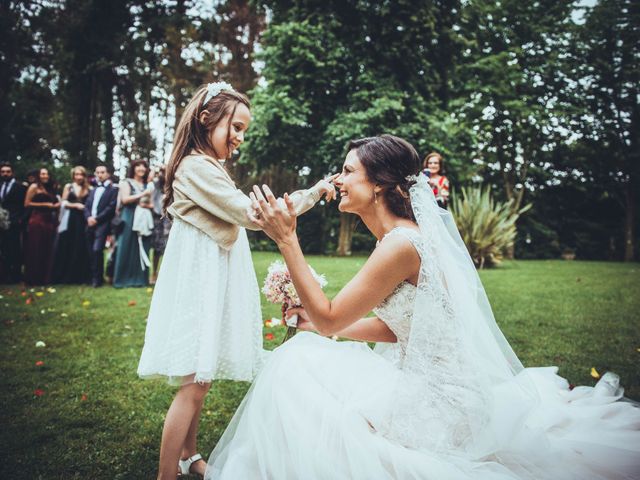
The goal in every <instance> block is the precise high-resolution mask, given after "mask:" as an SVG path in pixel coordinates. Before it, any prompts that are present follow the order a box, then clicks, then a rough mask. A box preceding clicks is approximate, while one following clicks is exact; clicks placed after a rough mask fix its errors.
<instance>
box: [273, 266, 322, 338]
mask: <svg viewBox="0 0 640 480" xmlns="http://www.w3.org/2000/svg"><path fill="white" fill-rule="evenodd" d="M309 270H311V274H312V275H313V278H315V280H316V281H317V282H318V284H319V285H320V288H324V287H325V286H326V285H327V280H326V279H325V278H324V275H318V274H317V273H316V271H315V270H314V269H313V268H311V266H309ZM262 293H264V296H265V297H267V300H268V301H269V302H271V303H281V304H282V321H283V323H284V324H286V325H287V327H288V328H287V333H286V335H285V337H284V340H283V342H285V341H287V340H288V339H289V338H291V337H292V336H293V335H295V333H296V327H297V324H298V316H297V315H292V316H291V317H289V318H288V319H287V318H286V317H285V313H286V312H287V310H288V309H289V308H292V307H301V306H302V302H301V301H300V297H299V296H298V292H296V288H295V287H294V286H293V281H292V280H291V274H290V273H289V269H288V268H287V266H286V265H285V264H284V263H282V262H281V261H280V260H276V261H275V262H273V263H272V264H271V265H269V269H268V273H267V277H266V278H265V279H264V286H263V287H262Z"/></svg>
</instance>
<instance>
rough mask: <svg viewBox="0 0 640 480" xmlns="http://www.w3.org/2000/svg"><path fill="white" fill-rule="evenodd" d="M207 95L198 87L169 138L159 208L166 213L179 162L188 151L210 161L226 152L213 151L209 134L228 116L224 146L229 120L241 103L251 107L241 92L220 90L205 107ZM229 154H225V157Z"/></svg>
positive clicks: (205, 88)
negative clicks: (202, 120) (170, 142)
mask: <svg viewBox="0 0 640 480" xmlns="http://www.w3.org/2000/svg"><path fill="white" fill-rule="evenodd" d="M206 95H207V86H206V85H203V86H201V87H200V88H199V89H198V91H197V92H196V94H195V95H194V96H193V98H192V99H191V100H190V101H189V103H188V104H187V106H186V107H185V109H184V112H183V113H182V117H181V118H180V122H179V123H178V127H177V128H176V133H175V136H174V138H173V149H172V150H171V157H170V159H169V163H168V165H167V171H166V180H165V184H164V201H163V203H162V209H163V211H164V213H165V214H166V211H167V208H169V205H171V204H172V203H173V179H174V178H175V175H176V171H177V170H178V167H179V166H180V162H182V159H183V158H184V157H186V156H187V155H189V154H190V153H191V151H192V150H196V151H197V152H201V153H204V154H205V155H209V156H211V157H214V158H221V156H220V155H221V154H223V153H226V152H216V151H215V149H214V148H213V145H211V141H210V140H209V137H210V132H211V131H212V130H213V129H214V128H216V126H217V125H218V123H220V121H222V120H223V119H224V118H225V117H227V116H228V117H229V120H228V124H227V143H228V142H229V137H230V135H231V133H230V130H231V120H232V119H233V115H234V113H235V111H236V108H238V104H240V103H242V104H243V105H245V106H246V107H247V108H251V104H250V103H249V99H248V98H247V97H246V96H245V95H243V94H242V93H239V92H235V91H229V90H223V91H222V92H220V93H219V94H218V95H216V96H215V97H213V98H212V99H210V100H209V101H208V102H207V104H206V105H202V102H203V101H204V98H205V96H206ZM205 111H206V112H207V113H208V114H207V115H206V117H205V120H204V122H201V121H200V117H201V116H202V112H205ZM230 154H231V152H229V155H230Z"/></svg>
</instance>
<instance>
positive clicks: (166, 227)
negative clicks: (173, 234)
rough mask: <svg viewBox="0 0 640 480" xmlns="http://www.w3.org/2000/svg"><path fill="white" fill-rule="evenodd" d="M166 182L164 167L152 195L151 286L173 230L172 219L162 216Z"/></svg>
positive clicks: (159, 173) (157, 177)
mask: <svg viewBox="0 0 640 480" xmlns="http://www.w3.org/2000/svg"><path fill="white" fill-rule="evenodd" d="M164 181H165V167H164V166H162V167H160V169H159V170H158V175H157V176H156V178H155V180H154V181H153V184H154V187H155V188H154V190H153V193H152V194H151V200H152V203H153V236H152V237H151V247H152V248H153V274H152V276H151V284H154V283H156V279H157V278H158V265H159V264H160V257H162V255H164V249H165V247H166V246H167V239H168V238H169V232H170V230H171V219H169V217H168V216H167V215H163V214H162V202H163V201H164Z"/></svg>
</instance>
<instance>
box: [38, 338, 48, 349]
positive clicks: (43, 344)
mask: <svg viewBox="0 0 640 480" xmlns="http://www.w3.org/2000/svg"><path fill="white" fill-rule="evenodd" d="M46 346H47V344H46V343H44V342H43V341H42V340H38V341H37V342H36V347H37V348H44V347H46Z"/></svg>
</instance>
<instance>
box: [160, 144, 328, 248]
mask: <svg viewBox="0 0 640 480" xmlns="http://www.w3.org/2000/svg"><path fill="white" fill-rule="evenodd" d="M290 197H291V200H292V201H293V203H294V206H295V210H296V213H297V214H298V215H301V214H303V213H304V212H306V211H307V210H309V209H311V208H312V207H313V206H314V205H315V204H316V202H317V201H318V200H320V192H319V191H318V189H317V188H316V187H312V188H310V189H308V190H297V191H295V192H293V193H291V194H290ZM167 211H168V213H169V215H170V216H171V217H173V218H179V219H180V220H182V221H184V222H187V223H189V224H191V225H193V226H194V227H196V228H198V229H199V230H201V231H202V232H204V233H205V234H206V235H208V236H209V237H211V238H212V239H213V240H214V241H215V242H216V243H217V244H218V245H219V246H220V247H222V248H224V249H225V250H229V249H230V248H231V247H232V246H233V244H234V243H235V241H236V239H237V238H238V233H239V231H240V227H244V228H248V229H250V230H260V227H258V226H257V225H255V224H254V223H253V222H252V221H251V220H250V219H249V217H248V215H247V213H248V212H250V211H251V199H250V198H249V197H248V196H247V195H245V194H244V193H242V191H240V190H238V189H237V188H236V186H235V183H234V182H233V180H232V179H231V177H230V176H229V174H228V173H227V171H226V170H225V169H224V166H223V165H222V164H221V163H220V162H219V161H218V160H215V159H214V158H212V157H208V156H205V155H201V154H197V153H196V152H192V153H191V154H190V155H188V156H186V157H185V158H184V159H182V162H180V165H179V166H178V169H177V171H176V174H175V177H174V179H173V203H172V204H171V205H170V206H169V208H168V209H167Z"/></svg>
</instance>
